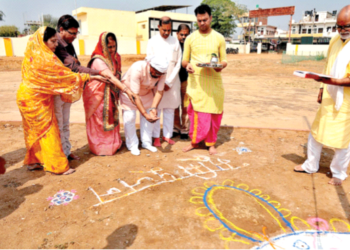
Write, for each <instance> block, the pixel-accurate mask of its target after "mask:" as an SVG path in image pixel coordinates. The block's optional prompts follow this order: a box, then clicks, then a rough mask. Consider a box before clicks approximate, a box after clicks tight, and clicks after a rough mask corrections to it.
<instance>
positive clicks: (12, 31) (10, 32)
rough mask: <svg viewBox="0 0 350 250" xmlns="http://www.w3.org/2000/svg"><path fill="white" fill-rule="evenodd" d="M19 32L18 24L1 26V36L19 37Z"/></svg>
mask: <svg viewBox="0 0 350 250" xmlns="http://www.w3.org/2000/svg"><path fill="white" fill-rule="evenodd" d="M18 34H19V31H18V28H17V27H16V26H13V25H12V26H8V25H5V26H0V37H17V35H18Z"/></svg>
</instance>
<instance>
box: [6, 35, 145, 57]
mask: <svg viewBox="0 0 350 250" xmlns="http://www.w3.org/2000/svg"><path fill="white" fill-rule="evenodd" d="M29 37H30V36H25V37H10V38H6V37H0V56H24V51H25V49H26V47H27V43H28V40H29ZM97 42H98V39H75V41H74V42H73V46H74V48H75V52H76V53H77V55H78V56H83V55H91V54H92V52H93V51H94V50H95V47H96V45H97ZM147 43H148V41H137V40H136V39H127V38H122V37H120V38H118V53H119V54H121V55H139V54H146V51H147Z"/></svg>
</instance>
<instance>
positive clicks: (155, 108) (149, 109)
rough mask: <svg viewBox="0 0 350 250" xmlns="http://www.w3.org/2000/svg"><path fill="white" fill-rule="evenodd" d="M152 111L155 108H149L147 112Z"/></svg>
mask: <svg viewBox="0 0 350 250" xmlns="http://www.w3.org/2000/svg"><path fill="white" fill-rule="evenodd" d="M153 109H157V108H150V109H149V111H151V110H153Z"/></svg>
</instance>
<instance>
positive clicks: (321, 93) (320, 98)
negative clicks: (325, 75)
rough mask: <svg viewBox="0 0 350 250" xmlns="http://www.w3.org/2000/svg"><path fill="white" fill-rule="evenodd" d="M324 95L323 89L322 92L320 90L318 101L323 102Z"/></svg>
mask: <svg viewBox="0 0 350 250" xmlns="http://www.w3.org/2000/svg"><path fill="white" fill-rule="evenodd" d="M322 95H323V89H320V92H318V97H317V102H318V103H322Z"/></svg>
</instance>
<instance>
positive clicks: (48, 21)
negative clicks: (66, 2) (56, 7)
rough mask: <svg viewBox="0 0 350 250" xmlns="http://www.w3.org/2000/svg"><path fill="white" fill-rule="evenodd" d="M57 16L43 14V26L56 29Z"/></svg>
mask: <svg viewBox="0 0 350 250" xmlns="http://www.w3.org/2000/svg"><path fill="white" fill-rule="evenodd" d="M57 23H58V18H56V17H53V16H51V15H50V14H49V15H44V26H47V27H51V28H54V29H56V27H57Z"/></svg>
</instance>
